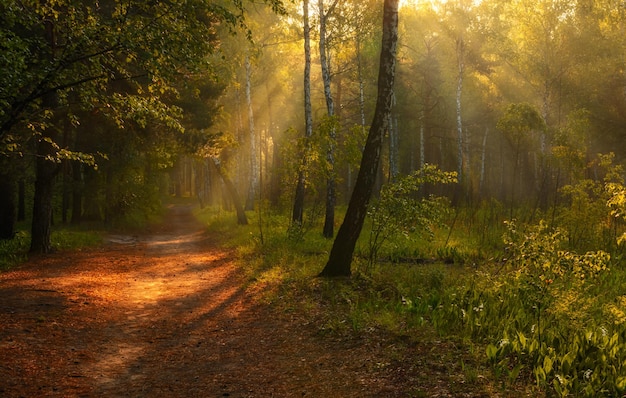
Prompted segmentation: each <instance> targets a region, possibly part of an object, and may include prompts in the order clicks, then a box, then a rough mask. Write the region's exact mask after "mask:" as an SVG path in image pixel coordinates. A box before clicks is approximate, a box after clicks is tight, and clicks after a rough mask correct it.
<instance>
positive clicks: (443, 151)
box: [0, 1, 626, 251]
mask: <svg viewBox="0 0 626 398" xmlns="http://www.w3.org/2000/svg"><path fill="white" fill-rule="evenodd" d="M269 5H270V6H273V10H272V7H269V6H268V4H252V3H249V4H239V3H238V2H234V3H231V2H224V3H220V2H211V3H209V4H206V3H204V2H199V1H198V2H194V1H186V2H181V4H178V3H177V4H174V3H163V4H160V3H159V4H158V5H156V6H148V5H145V6H144V5H142V4H135V3H132V2H131V3H125V4H120V3H117V2H115V1H110V2H100V3H96V4H93V5H92V4H87V3H81V2H61V3H59V4H56V3H55V4H48V5H39V4H38V3H33V4H27V3H24V2H11V1H6V2H3V4H2V19H3V20H2V26H3V28H2V37H3V40H2V41H3V44H2V46H3V53H4V56H3V58H2V63H3V65H2V70H3V73H2V84H1V87H2V89H1V90H2V92H1V101H2V110H1V113H0V116H1V117H2V132H1V139H2V159H1V160H2V164H3V167H2V169H1V170H2V174H3V178H2V184H3V189H2V194H3V200H2V208H3V209H4V211H3V213H2V214H3V215H4V216H3V222H2V226H3V228H2V229H3V236H4V237H5V238H7V237H10V236H11V235H12V233H13V230H12V227H11V225H12V223H11V222H10V220H11V219H13V217H14V215H15V214H16V213H17V215H18V216H19V218H20V219H24V218H30V217H31V216H35V217H36V216H37V211H35V212H34V213H33V212H32V209H33V205H32V200H33V199H32V198H33V193H34V188H33V187H34V186H35V185H36V184H35V183H36V182H39V183H43V181H44V180H46V181H50V183H46V184H47V185H49V187H47V188H45V189H47V190H53V192H52V202H51V205H50V206H51V208H52V209H54V211H53V214H54V221H55V222H72V223H78V222H80V221H81V220H105V221H106V222H108V223H116V222H117V221H120V220H122V219H127V218H128V217H140V216H141V214H142V213H149V212H150V211H152V210H153V209H154V208H155V207H157V206H158V201H159V200H160V195H159V193H163V192H169V193H175V194H179V195H192V196H197V197H198V198H199V199H200V201H201V203H202V204H217V203H221V204H223V205H224V206H226V207H228V206H230V205H231V203H232V198H229V197H228V194H227V192H225V191H224V192H223V189H222V187H223V182H222V180H220V178H219V173H218V171H217V169H216V168H215V167H214V163H215V161H218V162H219V166H220V169H219V170H220V171H221V172H222V173H223V174H224V175H226V176H229V177H230V179H231V180H232V181H233V182H234V185H235V187H236V189H237V191H238V192H239V195H240V196H241V197H242V199H241V201H242V202H243V203H244V204H245V206H246V208H247V209H252V208H253V206H254V204H258V203H260V202H263V201H268V202H269V203H271V205H272V206H273V207H274V208H280V209H283V210H285V211H287V210H288V209H289V208H290V207H291V206H292V202H293V199H294V193H295V185H296V183H297V174H298V170H301V169H302V167H306V170H305V173H306V189H307V193H306V201H307V202H306V203H307V207H308V208H309V209H313V210H312V212H313V214H317V210H315V209H317V208H318V207H320V206H322V207H324V203H325V196H326V192H327V186H328V184H327V183H328V180H332V181H333V183H334V185H336V187H337V189H336V193H335V195H336V200H334V201H333V203H336V204H338V205H341V204H343V203H346V202H347V200H348V198H349V195H350V193H351V189H352V187H353V184H354V180H355V175H356V172H357V170H358V166H359V161H360V153H361V148H362V145H363V142H364V139H365V135H366V133H367V128H368V124H369V122H370V121H371V117H372V113H373V106H374V101H375V98H376V95H375V92H376V76H377V66H378V54H379V47H380V32H381V28H380V20H381V18H382V16H381V15H382V14H381V13H382V7H381V6H380V4H378V2H374V1H371V2H369V3H367V2H366V3H364V2H362V1H359V2H351V1H342V2H333V3H332V4H327V5H326V9H325V10H324V11H323V12H324V15H325V16H324V18H323V19H324V22H325V23H324V37H325V41H324V42H325V45H324V55H325V57H324V62H325V65H326V66H327V68H326V69H328V73H327V74H326V75H327V76H326V80H327V83H328V91H327V92H326V93H325V84H324V81H323V80H324V79H323V76H324V74H323V73H322V69H321V67H320V51H319V49H320V47H319V46H318V43H319V38H320V14H319V9H320V8H319V6H320V4H316V2H312V4H310V6H309V8H310V10H309V14H310V22H309V24H310V28H311V29H310V35H311V38H312V42H313V46H312V49H313V51H312V55H313V59H312V60H311V68H312V71H311V87H312V89H311V103H312V131H311V133H309V134H310V138H305V137H306V135H305V130H306V129H305V114H304V110H305V108H304V96H303V83H302V82H303V69H304V61H305V57H304V54H303V52H304V49H303V16H302V4H299V3H292V2H286V3H285V4H279V3H274V4H269ZM625 13H626V9H625V7H624V5H623V4H622V3H620V2H617V1H602V2H598V1H593V2H592V1H577V2H571V1H541V2H536V1H532V2H530V1H528V2H527V1H481V2H471V1H448V2H436V1H431V2H426V1H424V2H420V1H416V2H406V3H404V2H403V3H402V4H401V10H400V14H401V17H400V38H399V41H400V42H399V47H398V66H397V77H396V84H395V89H394V97H395V104H394V107H393V111H392V115H391V126H392V127H391V128H390V129H389V132H388V135H387V141H388V145H387V148H386V151H385V154H384V156H385V161H384V162H383V166H382V167H381V169H380V177H379V185H382V184H383V183H385V182H387V181H390V180H393V179H394V178H395V177H396V176H398V175H407V174H410V173H411V172H412V171H415V170H418V169H420V168H421V167H423V165H424V164H426V163H430V164H435V165H438V166H439V167H440V168H441V169H442V170H448V171H457V173H458V180H459V183H458V185H457V186H456V187H455V188H453V187H448V188H446V189H445V190H443V191H442V190H440V189H436V188H433V192H437V193H441V194H444V195H446V196H448V197H449V198H450V199H451V200H452V201H453V202H454V204H456V205H461V206H466V205H467V206H478V205H479V204H480V203H481V202H483V201H489V200H494V201H497V202H498V203H499V204H501V205H503V206H504V207H506V208H509V209H510V211H511V212H513V209H514V208H518V207H519V206H521V205H523V206H526V207H528V208H529V209H531V211H530V212H525V213H524V215H520V217H523V218H529V217H532V216H533V215H534V214H536V211H537V210H542V211H550V209H552V210H556V209H557V208H558V207H559V206H567V205H569V204H570V203H571V201H572V199H573V198H572V197H571V195H568V194H567V192H564V191H563V187H564V186H568V185H571V184H575V183H576V182H578V181H580V180H582V179H587V178H591V179H601V178H603V176H604V173H605V171H604V170H602V165H601V164H602V162H603V160H602V159H603V158H601V157H600V156H599V154H600V153H602V154H605V155H606V156H614V157H613V158H612V162H613V164H619V163H621V162H622V161H623V153H624V150H623V148H622V146H623V144H622V143H623V139H622V138H623V132H624V125H625V119H624V101H625V98H626V97H625V96H626V85H625V79H626V74H625V72H624V63H625V59H624V57H625V55H624V54H625V48H624V17H625V15H626V14H625ZM327 100H330V101H331V102H330V105H331V106H332V108H329V105H328V101H327ZM329 115H330V116H329ZM305 153H306V155H305ZM610 153H613V154H614V155H609V154H610ZM303 157H306V158H307V159H308V162H306V163H304V164H303V163H302V162H301V160H302V159H303ZM36 160H37V161H36ZM51 182H54V184H51ZM42 189H43V188H42ZM18 194H19V195H18ZM45 195H47V194H45ZM45 195H44V196H45ZM35 196H36V197H38V195H35ZM37 200H39V199H36V200H35V201H37ZM48 200H49V199H46V200H45V201H48ZM45 201H44V202H45ZM42 206H44V207H46V206H48V204H46V203H43V204H41V203H39V204H36V205H35V207H36V208H37V207H39V208H41V207H42ZM12 207H15V208H16V210H15V211H12V210H10V209H11V208H12ZM326 207H328V205H326ZM41 217H43V218H46V216H43V215H42V216H41ZM310 217H313V215H311V216H310ZM44 229H45V228H44ZM325 234H326V232H325ZM328 235H329V236H332V230H331V232H330V234H328ZM43 241H44V243H43V246H46V239H45V238H44V239H43ZM39 246H41V244H37V245H34V246H33V250H36V251H46V248H45V247H39Z"/></svg>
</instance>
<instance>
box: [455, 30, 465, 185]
mask: <svg viewBox="0 0 626 398" xmlns="http://www.w3.org/2000/svg"><path fill="white" fill-rule="evenodd" d="M464 51H465V50H464V44H463V38H459V39H458V41H457V58H458V59H457V61H458V72H459V75H458V77H457V84H456V131H457V147H458V155H457V156H458V160H457V161H458V173H459V176H458V180H459V183H461V182H463V177H464V176H463V171H464V169H465V165H464V161H463V158H464V151H463V118H462V101H461V99H462V94H463V74H464V71H465V61H464V59H463V57H464V54H463V53H464Z"/></svg>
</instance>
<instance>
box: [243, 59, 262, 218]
mask: <svg viewBox="0 0 626 398" xmlns="http://www.w3.org/2000/svg"><path fill="white" fill-rule="evenodd" d="M245 68H246V102H247V104H248V129H249V134H250V135H249V138H250V186H249V188H248V198H247V200H246V209H248V210H251V209H252V208H254V200H255V197H256V193H257V189H258V184H259V180H258V177H259V162H258V151H257V142H256V141H257V140H256V133H255V131H254V111H253V109H252V65H251V63H250V55H249V54H248V55H246V59H245Z"/></svg>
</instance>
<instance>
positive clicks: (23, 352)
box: [0, 205, 508, 398]
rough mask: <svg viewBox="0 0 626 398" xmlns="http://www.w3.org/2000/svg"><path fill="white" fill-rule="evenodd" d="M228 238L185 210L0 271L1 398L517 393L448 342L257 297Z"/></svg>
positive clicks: (172, 210) (177, 208)
mask: <svg viewBox="0 0 626 398" xmlns="http://www.w3.org/2000/svg"><path fill="white" fill-rule="evenodd" d="M221 240H222V238H220V237H219V236H216V235H214V234H212V233H211V232H207V231H206V228H204V227H203V226H202V225H201V224H200V223H199V222H198V221H196V220H195V218H194V217H193V215H192V211H191V207H190V206H184V205H177V206H172V207H171V208H170V210H169V213H168V215H167V216H166V219H165V222H163V223H162V224H160V225H159V226H158V227H154V228H151V229H150V230H149V231H148V232H146V233H143V234H140V235H138V236H121V235H120V236H110V237H109V240H108V243H107V244H105V245H103V246H101V247H98V248H94V249H86V250H82V251H72V252H57V253H54V254H52V255H48V256H40V257H34V258H31V259H30V260H29V261H28V262H27V263H24V264H22V265H21V266H19V267H17V268H15V269H13V270H11V271H8V272H5V273H2V274H0V396H1V397H40V396H57V397H185V398H191V397H491V396H506V395H508V394H506V393H503V391H502V390H499V389H498V388H494V387H493V385H492V383H491V382H489V381H488V380H487V378H486V377H483V376H482V375H480V374H479V373H480V372H479V371H477V370H476V371H474V372H473V374H468V371H467V370H463V369H462V366H463V361H462V360H461V359H462V356H463V355H467V353H463V349H461V348H459V347H456V346H455V344H453V343H451V342H447V341H438V340H436V339H428V341H426V342H424V343H419V342H418V343H414V342H413V343H410V342H403V341H399V340H398V339H397V338H393V337H390V336H385V335H384V334H378V333H369V334H365V335H364V336H354V337H349V338H348V337H337V336H335V337H333V336H328V335H323V334H320V333H319V328H317V327H315V325H314V322H311V319H310V318H308V317H307V315H306V314H298V313H294V312H292V313H288V312H286V311H281V310H280V309H279V308H276V307H275V306H273V305H271V304H269V303H267V302H264V301H263V300H259V299H258V297H259V295H261V294H260V293H262V292H260V291H259V290H260V289H261V290H262V289H263V287H262V286H255V285H250V284H249V283H247V282H246V277H245V275H243V272H241V271H240V270H239V268H238V267H237V265H236V262H235V259H236V253H235V252H234V251H233V250H230V249H225V248H224V247H222V246H221V245H220V242H221ZM468 361H469V362H471V359H468Z"/></svg>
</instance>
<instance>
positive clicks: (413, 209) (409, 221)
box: [368, 165, 456, 268]
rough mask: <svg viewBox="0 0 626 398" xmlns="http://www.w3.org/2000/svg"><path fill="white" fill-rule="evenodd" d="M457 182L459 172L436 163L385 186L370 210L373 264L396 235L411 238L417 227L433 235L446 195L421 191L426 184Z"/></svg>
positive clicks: (370, 241)
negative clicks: (437, 165)
mask: <svg viewBox="0 0 626 398" xmlns="http://www.w3.org/2000/svg"><path fill="white" fill-rule="evenodd" d="M454 182H456V173H454V172H443V171H441V170H439V169H438V168H437V167H436V166H433V165H426V166H424V168H422V169H421V170H418V171H416V172H414V173H413V174H411V175H408V176H405V177H401V178H398V179H397V181H395V182H393V183H390V184H387V185H385V186H384V187H383V188H382V190H381V192H380V198H379V199H378V200H377V201H376V202H375V203H374V204H373V205H372V206H371V209H370V211H369V215H370V217H371V229H370V234H369V253H368V261H369V268H371V267H372V265H373V264H374V262H375V261H376V260H377V259H378V256H379V252H380V249H381V247H382V246H383V244H385V243H386V242H388V241H389V240H390V239H392V238H393V237H394V236H398V235H403V236H405V237H407V238H408V237H410V236H411V235H412V234H413V233H414V232H416V231H417V232H418V233H420V234H425V235H426V236H428V237H432V235H433V227H434V226H435V225H436V224H438V223H439V222H440V221H441V220H442V219H443V216H444V215H445V213H446V210H447V209H448V206H447V203H446V201H445V199H443V198H439V197H435V196H430V197H427V198H419V196H418V191H419V190H420V189H421V188H422V187H423V186H424V185H425V184H450V183H454Z"/></svg>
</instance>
